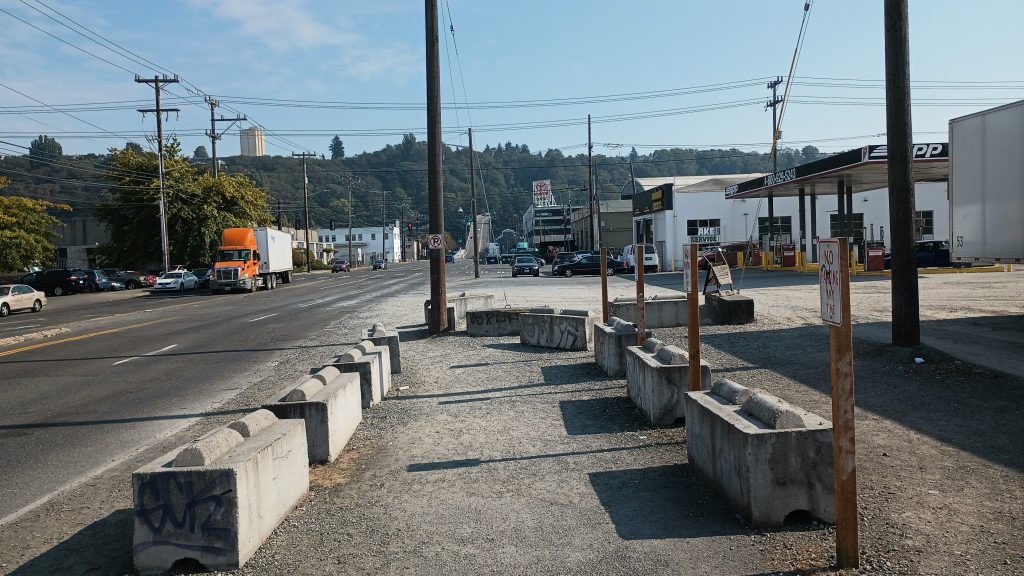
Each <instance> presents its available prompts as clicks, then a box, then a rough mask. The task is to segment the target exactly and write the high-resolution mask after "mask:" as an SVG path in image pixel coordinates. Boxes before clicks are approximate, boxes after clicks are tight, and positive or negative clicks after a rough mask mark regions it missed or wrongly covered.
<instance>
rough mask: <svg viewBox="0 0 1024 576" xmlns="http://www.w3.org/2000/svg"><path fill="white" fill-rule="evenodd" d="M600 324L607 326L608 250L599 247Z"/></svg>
mask: <svg viewBox="0 0 1024 576" xmlns="http://www.w3.org/2000/svg"><path fill="white" fill-rule="evenodd" d="M601 322H604V323H605V324H608V248H606V247H604V246H602V247H601Z"/></svg>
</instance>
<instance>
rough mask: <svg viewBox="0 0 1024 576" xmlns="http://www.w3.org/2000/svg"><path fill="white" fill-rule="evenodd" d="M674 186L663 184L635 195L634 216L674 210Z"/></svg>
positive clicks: (633, 198)
mask: <svg viewBox="0 0 1024 576" xmlns="http://www.w3.org/2000/svg"><path fill="white" fill-rule="evenodd" d="M672 196H673V194H672V184H662V185H661V186H657V187H655V188H651V189H649V190H644V191H643V192H638V193H636V194H634V195H633V197H632V200H633V215H634V216H641V215H643V214H650V213H652V212H663V211H665V210H671V209H672Z"/></svg>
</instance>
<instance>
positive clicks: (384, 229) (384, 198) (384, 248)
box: [380, 190, 388, 263]
mask: <svg viewBox="0 0 1024 576" xmlns="http://www.w3.org/2000/svg"><path fill="white" fill-rule="evenodd" d="M380 193H381V198H380V259H381V260H383V261H384V262H385V263H387V261H388V245H387V240H385V238H387V235H388V213H387V206H388V191H387V190H381V191H380Z"/></svg>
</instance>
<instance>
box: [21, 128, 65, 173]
mask: <svg viewBox="0 0 1024 576" xmlns="http://www.w3.org/2000/svg"><path fill="white" fill-rule="evenodd" d="M28 148H29V152H28V158H29V166H31V167H32V168H38V167H40V166H46V165H49V164H52V163H53V162H56V161H58V160H60V159H61V157H62V156H63V155H64V149H63V148H61V146H60V143H59V142H57V141H56V140H54V139H53V138H50V137H49V136H46V135H41V136H39V138H36V139H35V140H33V141H32V143H31V144H29V145H28Z"/></svg>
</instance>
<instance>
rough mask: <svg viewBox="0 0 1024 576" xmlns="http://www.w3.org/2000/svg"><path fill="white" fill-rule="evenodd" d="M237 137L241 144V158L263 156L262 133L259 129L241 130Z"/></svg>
mask: <svg viewBox="0 0 1024 576" xmlns="http://www.w3.org/2000/svg"><path fill="white" fill-rule="evenodd" d="M238 137H239V139H240V140H241V143H242V156H263V155H265V154H266V152H265V151H264V149H263V131H262V130H260V129H259V128H243V129H242V130H240V131H239V133H238Z"/></svg>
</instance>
